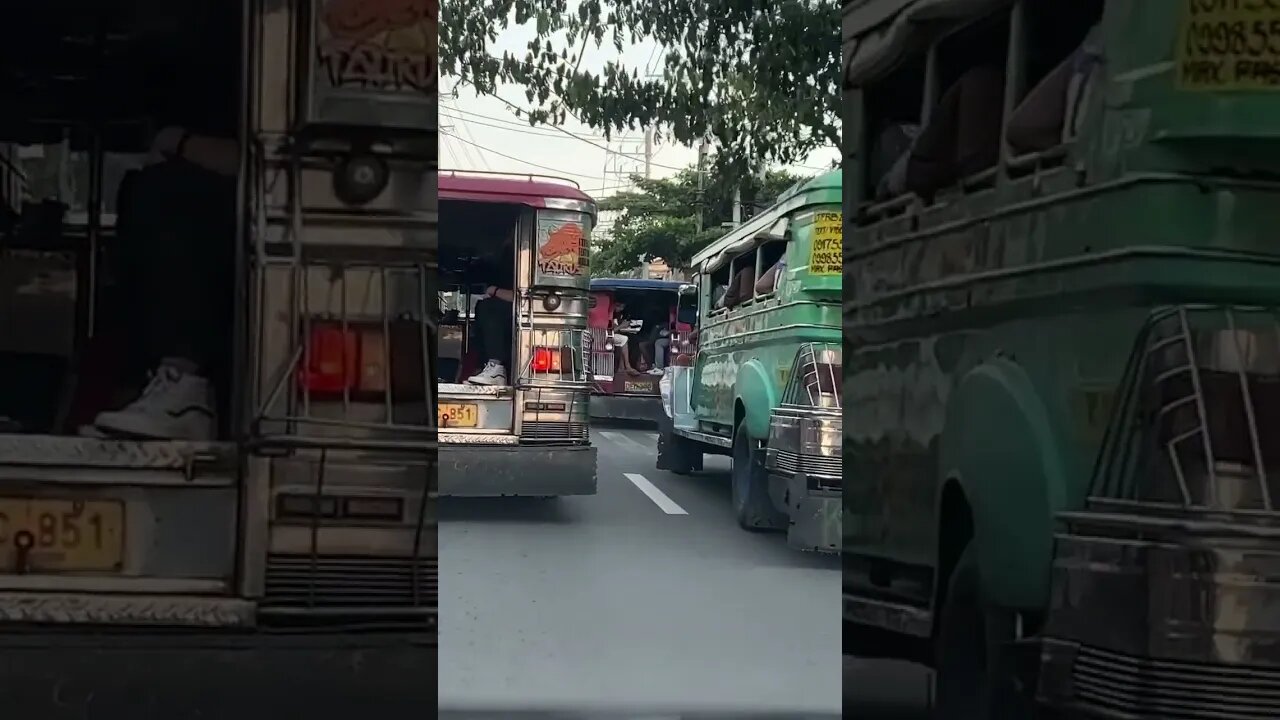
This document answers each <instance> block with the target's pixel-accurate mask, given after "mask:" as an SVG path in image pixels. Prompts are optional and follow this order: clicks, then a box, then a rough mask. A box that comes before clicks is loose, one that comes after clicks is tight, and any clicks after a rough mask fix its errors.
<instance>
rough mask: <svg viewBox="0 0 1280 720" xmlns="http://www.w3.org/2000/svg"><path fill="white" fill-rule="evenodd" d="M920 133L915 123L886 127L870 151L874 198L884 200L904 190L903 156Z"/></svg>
mask: <svg viewBox="0 0 1280 720" xmlns="http://www.w3.org/2000/svg"><path fill="white" fill-rule="evenodd" d="M919 135H920V126H919V125H908V124H903V123H894V124H892V125H889V126H888V127H886V128H885V129H884V130H883V131H882V132H881V133H880V136H879V137H878V138H877V139H876V142H875V144H874V145H873V146H872V150H871V181H872V182H873V183H874V184H875V189H876V191H875V198H876V200H888V199H890V198H893V197H894V196H896V195H901V194H903V193H904V192H906V184H905V175H904V173H905V171H906V164H907V156H908V154H909V153H910V151H911V147H912V145H913V144H914V143H915V141H916V138H917V137H919Z"/></svg>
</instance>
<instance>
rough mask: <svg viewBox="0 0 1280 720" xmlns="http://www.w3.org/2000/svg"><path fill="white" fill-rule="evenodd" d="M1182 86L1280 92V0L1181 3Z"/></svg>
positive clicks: (1195, 0) (1180, 63)
mask: <svg viewBox="0 0 1280 720" xmlns="http://www.w3.org/2000/svg"><path fill="white" fill-rule="evenodd" d="M1180 2H1181V4H1182V26H1181V28H1180V30H1179V34H1178V44H1177V48H1178V50H1177V53H1178V57H1177V59H1178V86H1179V87H1180V88H1181V89H1183V90H1207V91H1242V90H1243V91H1249V90H1255V91H1256V90H1280V0H1180Z"/></svg>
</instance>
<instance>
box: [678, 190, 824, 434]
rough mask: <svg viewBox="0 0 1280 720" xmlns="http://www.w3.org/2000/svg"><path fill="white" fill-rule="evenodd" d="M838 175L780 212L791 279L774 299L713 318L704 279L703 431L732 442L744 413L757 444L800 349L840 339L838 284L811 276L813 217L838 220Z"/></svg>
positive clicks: (698, 373) (698, 408)
mask: <svg viewBox="0 0 1280 720" xmlns="http://www.w3.org/2000/svg"><path fill="white" fill-rule="evenodd" d="M840 200H841V196H840V175H839V173H838V172H837V173H828V174H827V175H826V176H824V177H821V178H818V179H816V180H814V181H812V182H811V183H809V184H807V185H805V186H802V187H800V188H797V189H796V190H795V191H794V192H793V194H792V195H791V196H789V197H784V198H783V199H782V200H780V201H779V204H778V205H777V206H776V209H778V210H780V211H781V213H780V214H781V215H784V216H786V217H788V218H789V219H790V232H791V234H792V239H791V242H790V244H789V245H788V247H787V251H786V261H787V271H786V274H785V276H784V278H783V280H782V282H781V285H780V287H779V290H778V292H777V293H775V294H774V296H773V297H768V298H764V299H761V300H753V301H750V302H747V303H744V304H742V305H740V306H738V307H736V308H732V309H730V310H728V311H725V312H719V313H716V314H714V315H712V314H711V312H710V311H711V308H710V305H709V303H710V293H709V292H708V291H707V289H706V283H707V282H709V280H708V279H707V278H706V277H702V278H701V282H702V283H703V285H704V287H703V291H702V303H703V305H702V312H701V320H700V326H699V339H698V343H699V344H698V358H697V363H696V368H695V377H694V379H693V397H692V405H693V411H694V415H695V416H696V417H697V419H698V420H699V421H702V422H703V423H707V424H704V426H703V429H704V430H706V431H708V432H715V433H720V434H725V435H728V434H729V433H731V432H732V430H733V428H734V426H735V425H736V423H735V411H736V409H737V408H739V407H741V408H742V410H743V412H744V413H745V415H744V417H745V419H746V421H747V425H748V428H749V430H750V432H751V435H752V437H756V438H764V437H767V436H768V428H769V413H770V412H771V411H772V410H773V408H774V407H775V406H776V405H777V403H778V399H779V398H780V397H781V393H782V388H783V387H784V386H785V385H786V382H787V373H788V372H789V371H790V369H791V363H792V361H793V360H794V359H795V353H796V350H797V348H799V347H800V345H801V344H802V343H805V342H832V343H834V342H836V341H837V339H838V337H839V332H840V330H839V327H840V308H839V306H838V305H837V304H836V303H835V302H834V301H835V300H837V299H838V298H839V293H840V286H841V277H840V276H838V275H836V276H822V275H810V273H809V258H810V254H811V252H810V251H811V249H812V245H813V236H814V230H815V227H814V225H815V223H814V221H815V217H816V215H817V214H818V213H819V212H828V213H829V212H838V209H839V203H840Z"/></svg>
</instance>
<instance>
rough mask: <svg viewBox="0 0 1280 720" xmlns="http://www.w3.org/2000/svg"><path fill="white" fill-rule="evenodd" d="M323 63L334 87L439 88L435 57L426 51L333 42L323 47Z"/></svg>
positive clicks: (424, 89) (321, 51)
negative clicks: (393, 49)
mask: <svg viewBox="0 0 1280 720" xmlns="http://www.w3.org/2000/svg"><path fill="white" fill-rule="evenodd" d="M320 62H321V63H322V64H323V66H324V68H325V70H326V71H327V72H328V75H329V83H330V84H332V85H333V86H334V87H348V88H350V87H354V88H361V89H370V90H390V91H416V92H422V93H433V92H435V89H436V67H435V58H433V57H431V56H430V55H427V54H426V53H414V52H403V51H401V52H392V51H388V50H386V49H385V48H380V47H378V46H376V45H355V46H347V47H340V46H339V45H338V44H337V43H333V44H330V45H328V46H326V47H322V48H321V50H320Z"/></svg>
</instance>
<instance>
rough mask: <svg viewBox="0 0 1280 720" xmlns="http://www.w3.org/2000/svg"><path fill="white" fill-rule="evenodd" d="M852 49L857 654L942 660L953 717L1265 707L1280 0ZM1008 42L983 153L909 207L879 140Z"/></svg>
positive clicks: (1279, 267)
mask: <svg viewBox="0 0 1280 720" xmlns="http://www.w3.org/2000/svg"><path fill="white" fill-rule="evenodd" d="M844 39H845V52H844V57H845V63H846V65H845V68H846V85H845V93H844V98H845V103H846V104H847V107H846V108H845V112H846V117H847V118H848V120H849V123H848V124H847V125H846V141H847V142H848V145H849V147H848V153H849V157H850V160H848V161H846V165H845V167H846V169H847V171H848V173H849V174H848V178H847V183H846V185H847V186H849V197H848V198H847V201H848V202H847V206H846V212H845V217H846V218H847V219H848V222H849V227H848V228H847V231H846V233H845V235H846V237H847V244H846V247H845V287H846V288H849V294H848V296H847V297H846V302H845V307H844V330H845V343H846V347H848V348H850V358H849V361H848V362H847V363H846V364H845V365H844V373H845V376H844V385H845V393H846V396H847V398H848V401H849V403H848V408H849V409H848V413H847V417H846V418H845V423H844V433H845V438H844V460H845V462H844V472H845V481H844V502H845V515H844V532H845V544H844V569H845V570H844V619H845V648H846V650H845V651H846V652H847V653H851V654H857V655H862V656H881V657H896V658H905V659H910V660H916V661H920V662H925V663H928V664H930V665H932V666H933V668H934V669H935V671H936V673H935V677H936V680H935V688H934V690H935V692H934V697H935V706H936V707H935V710H936V717H938V718H940V719H941V720H996V719H999V720H1017V719H1020V718H1026V717H1032V716H1033V714H1032V713H1033V712H1037V711H1038V710H1044V709H1045V708H1046V707H1047V708H1051V709H1053V710H1056V711H1061V712H1062V716H1063V717H1072V718H1074V717H1100V718H1129V719H1134V720H1155V719H1157V718H1159V719H1169V718H1176V719H1177V720H1208V719H1209V718H1214V719H1217V720H1226V719H1228V718H1230V719H1243V718H1275V717H1280V517H1278V516H1277V507H1278V506H1280V442H1277V437H1278V434H1280V312H1278V311H1277V308H1280V92H1277V91H1280V3H1276V2H1267V1H1264V2H1251V1H1249V0H1239V1H1235V0H1230V1H1229V0H1177V1H1175V0H1079V1H1078V2H1074V1H1073V2H1069V3H1068V2H1061V1H1060V0H1021V1H1014V0H861V1H855V2H851V3H846V8H845V16H844ZM993 50H994V52H993ZM997 54H998V58H997V60H996V62H997V64H999V63H1001V62H1002V63H1003V73H1002V74H1001V76H1002V77H1003V82H1004V93H1003V104H1002V106H1001V100H1000V97H1001V96H1000V93H998V92H996V93H990V94H988V95H987V96H986V97H987V99H993V98H994V105H995V106H994V107H991V108H990V110H989V112H988V113H987V115H988V116H989V118H990V122H991V123H999V126H998V127H995V128H991V129H990V130H992V131H993V134H997V135H998V137H997V139H998V141H999V146H998V150H997V152H993V153H992V157H993V160H992V164H991V166H990V167H988V168H986V169H985V170H982V171H980V172H974V173H965V174H962V175H961V176H960V177H958V178H956V180H955V181H954V182H952V183H951V187H948V188H945V189H943V190H941V191H939V192H936V194H930V193H925V194H923V195H922V194H919V193H913V192H906V193H899V194H898V195H897V196H894V193H893V190H894V187H893V181H894V176H893V175H891V174H889V175H886V174H884V173H883V172H876V169H875V168H876V166H877V165H878V166H880V167H881V168H882V169H883V168H884V167H885V165H886V163H885V160H884V158H885V157H886V156H887V157H888V158H889V160H890V161H892V159H893V155H894V154H895V153H894V152H893V151H888V150H885V142H887V141H884V140H883V139H884V138H892V137H893V135H892V133H893V132H897V130H896V129H895V127H894V125H895V124H902V125H901V126H900V127H906V128H911V127H914V128H919V127H924V128H926V130H925V133H927V128H928V127H930V125H929V124H930V123H931V122H935V121H936V122H938V123H943V122H945V121H944V120H942V119H939V118H945V117H947V115H946V114H947V113H949V112H953V111H954V110H955V107H956V105H955V104H954V102H953V101H954V100H955V99H956V96H955V95H954V94H952V93H951V92H950V89H952V88H957V87H961V82H960V81H961V80H962V78H964V77H965V73H967V72H968V70H969V69H970V68H972V67H973V65H972V58H973V57H974V56H978V55H980V56H983V57H984V62H990V61H991V60H992V57H993V56H995V55H997ZM988 67H989V66H988ZM1090 68H1091V69H1090ZM1062 73H1065V74H1062ZM971 77H972V76H971ZM1055 78H1056V79H1058V80H1063V81H1064V82H1062V84H1061V86H1060V93H1055V92H1048V91H1046V88H1049V89H1052V88H1053V87H1055V86H1054V85H1052V83H1053V82H1054V80H1055ZM968 87H970V88H973V87H976V86H973V85H971V86H968ZM1037 93H1039V94H1037ZM1035 98H1039V101H1044V102H1045V104H1043V105H1039V104H1037V103H1038V102H1039V101H1038V100H1036V99H1035ZM1055 106H1056V107H1058V108H1059V109H1060V110H1065V112H1061V113H1059V114H1057V116H1056V121H1057V122H1058V123H1059V124H1060V125H1061V129H1062V132H1061V137H1060V141H1057V142H1051V143H1049V145H1048V146H1046V147H1039V148H1038V149H1035V150H1032V151H1028V150H1026V147H1027V144H1023V145H1021V146H1019V143H1023V142H1024V140H1017V139H1016V138H1025V137H1027V136H1028V135H1027V133H1026V129H1027V128H1028V127H1031V126H1032V123H1030V121H1027V120H1026V118H1028V117H1030V116H1035V115H1036V112H1030V111H1031V110H1036V111H1037V112H1039V113H1040V116H1039V119H1041V120H1042V119H1043V118H1044V113H1043V112H1042V111H1043V110H1045V108H1050V109H1052V108H1053V107H1055ZM1024 111H1025V112H1024ZM964 112H966V111H965V110H963V109H962V110H961V114H963V113H964ZM1033 119H1035V118H1033ZM1051 119H1053V118H1051ZM1020 123H1025V124H1020ZM905 133H906V131H904V134H905ZM925 133H921V134H919V135H918V136H917V137H920V138H924V137H925V136H926V135H925ZM957 134H959V133H957ZM969 134H970V137H977V134H975V133H972V132H970V133H969ZM963 151H968V152H972V151H973V147H972V146H971V147H969V148H968V149H967V150H966V149H964V148H961V151H958V152H957V155H961V154H962V152H963ZM897 157H902V155H901V154H898V155H897ZM912 162H914V156H913V160H912ZM894 167H897V166H894ZM907 168H908V177H907V180H906V186H907V187H910V186H911V183H912V182H916V181H918V177H917V178H916V179H913V178H911V177H910V176H909V175H910V171H911V166H910V163H908V165H907ZM890 172H892V171H890ZM886 178H887V179H888V180H887V181H886ZM886 188H887V191H886ZM1036 705H1038V706H1040V707H1039V708H1036V707H1034V706H1036ZM1057 716H1058V715H1056V714H1055V715H1054V717H1057Z"/></svg>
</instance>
